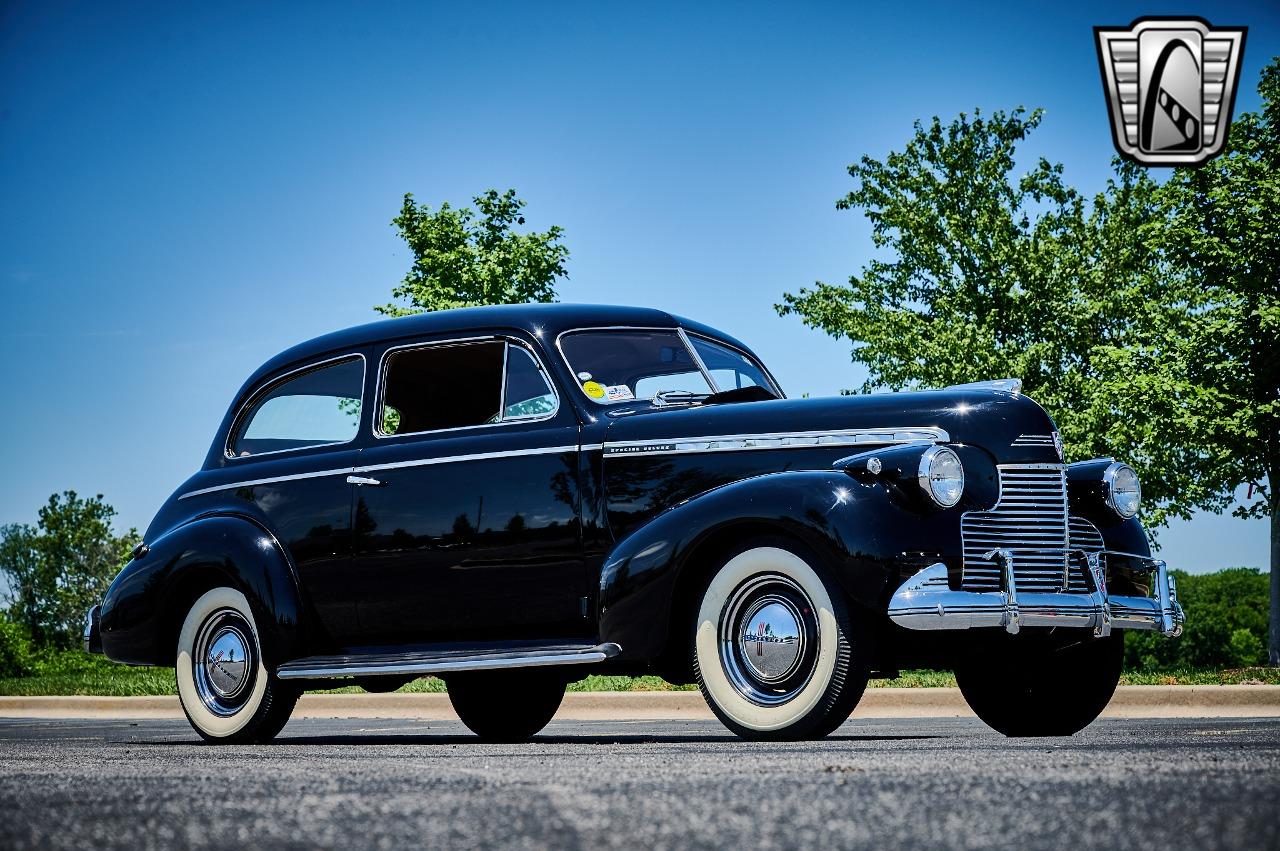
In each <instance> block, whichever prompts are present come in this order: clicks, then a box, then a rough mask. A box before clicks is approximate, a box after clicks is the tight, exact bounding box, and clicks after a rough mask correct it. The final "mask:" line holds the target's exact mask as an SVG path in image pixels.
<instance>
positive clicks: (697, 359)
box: [556, 325, 787, 407]
mask: <svg viewBox="0 0 1280 851" xmlns="http://www.w3.org/2000/svg"><path fill="white" fill-rule="evenodd" d="M584 331H667V332H674V333H675V335H676V336H677V337H679V338H680V339H681V342H683V343H684V345H685V348H687V349H688V350H689V355H690V357H692V358H693V362H694V365H696V366H697V367H698V371H699V372H701V373H702V377H703V378H704V379H706V382H707V386H708V387H710V388H711V389H712V390H715V389H716V383H715V381H714V380H713V379H712V378H711V374H710V373H709V372H707V368H706V365H705V364H703V362H702V356H701V355H699V354H698V352H697V350H696V349H694V347H693V345H692V344H691V343H690V342H689V332H687V331H685V329H684V327H683V326H680V325H673V326H669V327H664V326H661V325H593V326H588V327H584V328H569V329H568V330H565V331H561V332H560V333H559V334H557V335H556V351H558V352H559V353H560V360H562V361H563V362H564V365H565V368H566V369H568V370H569V375H570V376H571V377H573V378H574V379H575V380H574V382H573V383H574V386H576V387H577V388H578V392H579V393H581V394H582V396H583V397H584V398H586V399H587V401H589V402H593V403H595V404H597V405H600V406H602V407H608V406H609V405H616V404H618V403H617V402H606V401H603V400H601V399H592V398H591V397H590V396H587V394H586V392H585V391H583V389H582V385H581V384H580V383H579V382H578V381H577V377H578V373H577V371H575V370H574V368H573V364H571V363H569V356H568V355H566V354H565V353H564V346H563V345H561V340H562V339H563V338H564V337H565V335H567V334H580V333H582V332H584ZM693 336H695V337H698V338H699V339H702V340H707V341H709V342H712V343H715V344H716V345H718V346H724V347H725V348H728V349H732V350H733V351H735V352H737V353H738V354H740V355H742V356H743V357H745V358H746V359H747V360H749V361H751V362H753V363H755V364H757V365H758V366H759V367H760V370H761V371H762V372H763V373H764V374H765V377H766V378H768V379H769V382H770V383H771V384H772V385H773V387H772V389H773V390H775V391H777V393H778V396H779V398H782V399H785V398H787V395H786V394H785V393H783V392H782V386H781V385H780V384H778V379H776V378H774V377H773V373H772V372H770V371H769V368H768V367H767V366H765V365H764V363H763V362H762V361H761V360H760V359H759V358H757V357H755V356H754V355H752V354H751V353H750V352H745V351H743V350H742V349H740V348H738V347H737V346H733V345H730V344H729V343H726V342H724V341H723V340H717V339H715V338H714V337H708V336H707V335H706V334H699V333H697V332H696V331H695V332H693ZM765 389H770V388H765ZM636 401H644V400H643V399H638V400H636Z"/></svg>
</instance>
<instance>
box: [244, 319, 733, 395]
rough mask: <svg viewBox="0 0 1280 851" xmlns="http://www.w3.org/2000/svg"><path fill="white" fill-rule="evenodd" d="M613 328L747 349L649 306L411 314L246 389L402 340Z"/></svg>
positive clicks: (255, 378) (328, 339) (330, 341)
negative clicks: (666, 332) (679, 330)
mask: <svg viewBox="0 0 1280 851" xmlns="http://www.w3.org/2000/svg"><path fill="white" fill-rule="evenodd" d="M615 325H617V326H638V327H652V328H675V327H677V326H679V327H683V328H687V329H689V330H691V331H698V332H701V333H703V334H706V335H708V336H711V337H715V338H718V339H721V340H724V341H726V342H728V343H730V344H732V345H735V346H737V347H738V348H741V349H743V350H745V351H750V349H748V348H747V347H746V346H745V345H743V344H742V343H740V342H738V341H737V340H735V339H734V338H733V337H730V336H729V335H727V334H725V333H724V332H723V331H717V330H716V329H714V328H711V327H710V326H707V325H703V324H702V323H701V322H694V321H691V320H688V319H684V318H682V317H679V316H676V315H674V314H671V313H667V312H666V311H664V310H656V309H654V308H650V307H623V306H619V305H605V304H504V305H496V306H491V307H463V308H458V309H456V310H438V311H434V312H431V313H416V314H414V315H412V316H401V317H398V318H395V319H383V320H381V321H378V322H369V323H366V324H364V325H356V326H354V327H351V328H344V329H342V330H341V331H334V332H332V333H329V334H324V335H322V336H320V337H315V338H313V339H311V340H307V341H306V342H303V343H299V344H297V345H296V346H292V347H291V348H288V349H286V350H285V351H283V352H281V353H280V354H278V355H276V356H275V357H273V358H271V359H270V360H268V361H267V362H266V363H264V364H263V365H262V366H261V367H259V368H258V369H257V370H256V371H255V372H254V374H253V375H252V376H251V377H250V378H249V380H248V381H246V382H245V387H246V388H248V387H249V386H251V385H256V384H257V383H258V382H259V381H260V380H261V379H262V378H264V377H266V376H268V375H271V374H273V373H275V372H278V371H280V370H282V369H285V368H287V367H291V366H295V365H298V364H300V363H303V362H305V361H310V360H315V359H318V358H320V357H322V356H324V355H329V354H337V353H340V352H343V351H350V350H355V349H360V348H363V347H365V346H369V345H373V344H377V343H384V342H391V341H398V340H401V339H404V338H413V337H427V336H432V335H437V334H447V333H451V332H462V331H470V330H479V329H489V328H514V329H518V330H522V331H526V332H528V333H529V334H531V335H534V336H536V337H541V338H542V339H544V340H547V341H548V342H550V341H552V340H554V339H555V338H556V337H557V336H559V335H560V334H561V333H563V332H565V331H571V330H573V329H575V328H598V327H607V326H615Z"/></svg>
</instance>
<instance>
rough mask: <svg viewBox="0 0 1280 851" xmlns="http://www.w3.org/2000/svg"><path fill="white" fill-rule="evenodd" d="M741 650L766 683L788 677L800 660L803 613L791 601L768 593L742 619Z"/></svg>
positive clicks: (739, 638) (754, 672) (751, 669)
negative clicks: (801, 615)
mask: <svg viewBox="0 0 1280 851" xmlns="http://www.w3.org/2000/svg"><path fill="white" fill-rule="evenodd" d="M741 625H742V631H741V632H740V633H739V634H738V650H739V652H740V654H741V658H742V660H743V661H744V662H746V664H747V667H748V668H749V669H750V671H751V673H753V674H755V676H756V677H757V678H758V679H760V680H762V681H764V682H777V681H778V680H782V679H785V678H786V676H787V674H790V673H791V672H792V671H794V670H795V667H796V665H797V664H799V662H800V639H801V637H802V636H801V629H800V613H799V612H798V611H796V609H795V606H794V605H793V604H792V603H791V601H790V600H787V599H786V598H783V597H778V596H775V595H769V596H767V597H763V598H761V599H760V600H757V601H756V603H755V604H754V605H752V607H751V608H750V609H749V610H748V611H747V614H746V615H745V616H743V618H742V624H741Z"/></svg>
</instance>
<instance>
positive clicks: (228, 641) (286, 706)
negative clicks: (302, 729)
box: [174, 588, 301, 744]
mask: <svg viewBox="0 0 1280 851" xmlns="http://www.w3.org/2000/svg"><path fill="white" fill-rule="evenodd" d="M174 671H175V675H176V678H177V683H178V699H179V701H180V702H181V703H182V711H183V712H184V713H186V716H187V720H188V721H190V722H191V726H192V727H193V728H194V729H195V731H196V732H197V733H199V734H200V736H201V737H202V738H204V739H205V740H206V741H209V742H215V743H220V744H236V743H241V742H265V741H270V740H271V739H273V738H275V736H276V734H277V733H279V732H280V730H281V729H282V728H283V727H284V725H285V723H286V722H287V721H288V720H289V714H290V713H291V712H293V707H294V705H295V704H296V703H297V702H298V696H299V695H300V694H301V691H300V690H299V689H298V688H297V687H296V686H293V685H289V684H286V683H282V682H281V681H280V680H278V679H276V678H275V677H273V676H272V675H271V674H270V673H269V672H268V671H267V666H266V663H265V662H264V660H263V657H262V643H261V642H260V641H259V640H258V630H257V627H256V625H255V624H254V619H253V611H252V610H251V609H250V608H249V601H248V600H246V599H245V596H244V595H243V594H241V593H240V592H239V591H236V590H235V589H232V588H214V589H213V590H211V591H208V592H206V593H205V594H204V595H203V596H201V597H200V599H198V600H196V601H195V603H193V604H192V605H191V608H190V610H188V612H187V617H186V619H185V620H184V621H183V623H182V630H181V632H179V634H178V648H177V661H176V664H175V666H174Z"/></svg>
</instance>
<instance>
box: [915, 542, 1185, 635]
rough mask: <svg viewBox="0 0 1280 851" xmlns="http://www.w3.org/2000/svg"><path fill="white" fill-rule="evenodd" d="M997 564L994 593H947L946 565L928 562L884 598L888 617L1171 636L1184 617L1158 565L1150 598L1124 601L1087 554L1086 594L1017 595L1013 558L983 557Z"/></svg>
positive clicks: (949, 625) (965, 625)
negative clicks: (1138, 631) (997, 587)
mask: <svg viewBox="0 0 1280 851" xmlns="http://www.w3.org/2000/svg"><path fill="white" fill-rule="evenodd" d="M992 557H994V558H995V561H996V563H997V564H999V566H1000V574H1001V583H1000V584H1001V586H1002V588H1003V590H1000V591H953V590H951V588H950V587H949V586H948V583H947V566H946V565H945V564H942V563H941V562H939V563H937V564H931V565H929V566H928V567H926V568H924V569H923V570H921V571H920V572H918V573H916V574H915V575H914V576H912V577H911V578H910V579H908V580H907V581H906V582H904V583H902V585H901V586H899V588H898V590H897V591H895V592H894V594H893V597H892V598H891V599H890V600H889V617H890V619H892V620H893V622H894V623H896V624H898V625H899V626H904V627H906V628H907V629H922V630H929V629H973V628H977V627H1004V629H1005V631H1006V632H1008V633H1009V634H1011V635H1017V634H1018V631H1019V630H1020V629H1022V627H1024V626H1050V627H1077V628H1081V629H1086V628H1092V629H1093V633H1094V635H1097V636H1099V637H1101V636H1105V635H1109V634H1110V633H1111V630H1112V629H1147V630H1159V631H1160V633H1161V634H1163V635H1167V636H1170V637H1174V636H1177V635H1180V634H1181V633H1182V624H1183V623H1184V622H1186V615H1185V614H1184V613H1183V611H1182V606H1181V605H1179V604H1178V586H1177V582H1176V581H1175V579H1174V577H1172V576H1170V575H1169V571H1168V569H1167V568H1166V566H1165V563H1164V562H1163V561H1157V560H1153V561H1152V566H1153V569H1154V573H1155V576H1154V579H1155V596H1153V597H1127V596H1121V595H1118V594H1117V595H1111V594H1108V593H1107V580H1106V573H1105V569H1104V567H1103V565H1102V560H1101V558H1099V556H1098V554H1097V553H1087V554H1085V558H1086V560H1087V563H1088V572H1089V579H1090V582H1091V584H1092V585H1093V589H1094V590H1093V591H1091V592H1090V593H1088V594H1071V593H1066V592H1058V593H1049V594H1046V593H1036V594H1032V593H1019V592H1018V583H1017V578H1016V574H1015V572H1014V565H1013V561H1014V559H1013V554H1012V553H1010V552H1009V551H1008V550H996V551H994V552H991V553H988V554H987V558H992Z"/></svg>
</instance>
